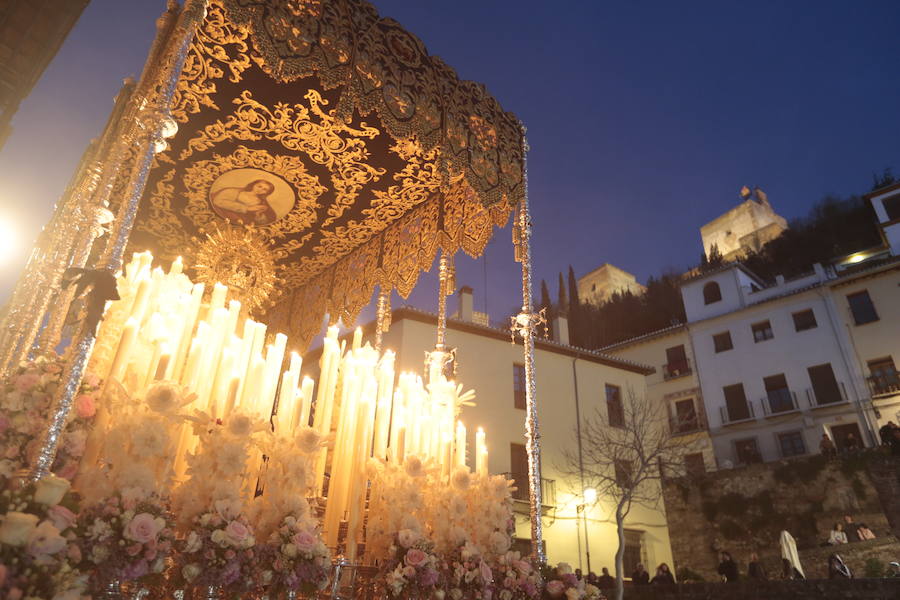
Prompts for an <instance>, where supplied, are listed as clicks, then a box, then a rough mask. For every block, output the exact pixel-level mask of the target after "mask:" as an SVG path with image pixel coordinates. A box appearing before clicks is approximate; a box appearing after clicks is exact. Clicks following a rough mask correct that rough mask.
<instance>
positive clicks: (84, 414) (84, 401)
mask: <svg viewBox="0 0 900 600" xmlns="http://www.w3.org/2000/svg"><path fill="white" fill-rule="evenodd" d="M75 412H77V413H78V416H79V417H81V418H82V419H90V418H91V417H93V416H94V415H95V414H96V413H97V404H96V403H95V402H94V397H93V396H91V395H88V394H81V395H80V396H78V397H77V398H75Z"/></svg>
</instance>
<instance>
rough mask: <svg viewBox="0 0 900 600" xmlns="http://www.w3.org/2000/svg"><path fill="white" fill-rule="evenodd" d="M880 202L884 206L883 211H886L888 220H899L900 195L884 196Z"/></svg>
mask: <svg viewBox="0 0 900 600" xmlns="http://www.w3.org/2000/svg"><path fill="white" fill-rule="evenodd" d="M881 204H882V206H884V212H886V213H887V218H888V221H897V220H900V195H897V196H891V197H890V198H885V199H884V200H882V201H881Z"/></svg>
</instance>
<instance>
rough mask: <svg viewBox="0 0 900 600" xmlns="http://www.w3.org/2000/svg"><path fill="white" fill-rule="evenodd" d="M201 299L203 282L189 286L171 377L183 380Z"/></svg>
mask: <svg viewBox="0 0 900 600" xmlns="http://www.w3.org/2000/svg"><path fill="white" fill-rule="evenodd" d="M202 301H203V284H202V283H197V284H195V285H194V287H193V288H191V298H190V301H189V302H188V304H187V305H186V308H185V313H184V320H183V321H182V323H183V328H182V332H181V338H180V339H179V342H178V350H176V352H175V358H174V359H173V360H174V363H175V364H174V365H173V369H172V379H175V380H179V381H183V380H184V378H183V374H184V369H185V367H186V366H187V363H186V358H187V355H188V352H189V350H190V347H191V341H192V335H193V332H194V325H195V324H196V323H197V314H198V313H199V312H200V304H201V303H202Z"/></svg>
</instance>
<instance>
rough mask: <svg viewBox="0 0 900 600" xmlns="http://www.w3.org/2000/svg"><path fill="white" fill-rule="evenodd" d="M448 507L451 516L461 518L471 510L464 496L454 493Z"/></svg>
mask: <svg viewBox="0 0 900 600" xmlns="http://www.w3.org/2000/svg"><path fill="white" fill-rule="evenodd" d="M448 509H449V512H450V517H451V518H460V517H464V516H466V512H467V511H468V510H469V507H468V505H467V504H466V499H465V498H463V497H462V496H457V495H453V496H452V497H451V498H450V504H449V506H448Z"/></svg>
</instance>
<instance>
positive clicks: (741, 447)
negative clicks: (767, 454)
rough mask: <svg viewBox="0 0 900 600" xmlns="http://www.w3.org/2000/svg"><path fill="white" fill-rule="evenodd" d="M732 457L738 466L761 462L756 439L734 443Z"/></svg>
mask: <svg viewBox="0 0 900 600" xmlns="http://www.w3.org/2000/svg"><path fill="white" fill-rule="evenodd" d="M734 456H735V458H737V462H738V464H740V465H752V464H754V463H760V462H762V456H760V454H759V448H758V447H757V445H756V438H747V439H744V440H735V441H734Z"/></svg>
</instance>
